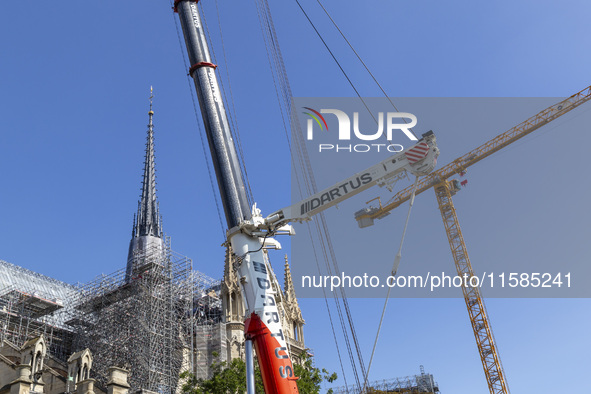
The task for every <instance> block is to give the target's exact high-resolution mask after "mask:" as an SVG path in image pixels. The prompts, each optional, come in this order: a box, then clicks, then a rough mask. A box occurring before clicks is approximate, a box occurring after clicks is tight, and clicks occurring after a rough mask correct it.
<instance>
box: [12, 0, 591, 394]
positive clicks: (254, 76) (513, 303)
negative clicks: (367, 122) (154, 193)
mask: <svg viewBox="0 0 591 394" xmlns="http://www.w3.org/2000/svg"><path fill="white" fill-rule="evenodd" d="M5 3H6V4H3V5H2V11H3V12H2V13H1V14H0V23H1V26H2V28H1V29H2V34H1V35H0V43H1V48H2V59H1V61H0V71H1V75H2V78H0V88H1V95H0V119H2V133H1V134H0V138H1V140H0V167H1V168H2V177H1V178H0V182H1V183H0V184H1V193H0V223H1V224H2V225H1V226H0V240H1V241H0V258H2V259H4V260H7V261H10V262H12V263H14V264H18V265H21V266H24V267H27V268H30V269H33V270H35V271H38V272H41V273H44V274H46V275H49V276H52V277H55V278H58V279H61V280H64V281H66V282H77V281H80V282H87V281H88V280H90V279H92V278H93V277H95V276H96V275H98V274H100V273H103V272H104V273H109V272H112V271H114V270H116V269H119V268H121V267H123V266H124V264H125V259H126V255H127V247H128V241H129V238H130V235H131V225H132V218H133V213H134V211H135V209H136V206H137V205H136V204H137V200H138V198H139V188H140V179H141V178H140V177H141V172H142V161H143V150H144V142H145V130H146V126H145V125H146V124H147V109H148V108H147V105H148V99H147V98H148V95H149V93H148V92H149V87H150V85H153V86H154V89H155V95H156V98H155V112H156V115H155V118H154V122H155V130H156V160H157V169H158V189H159V191H158V193H159V194H158V195H159V200H160V206H161V212H162V214H163V216H164V229H165V231H166V233H167V234H168V235H170V236H172V242H173V243H172V245H173V248H174V249H175V250H176V251H178V252H179V253H182V254H184V255H187V256H189V257H190V258H192V259H193V261H194V265H195V267H196V268H197V269H199V270H200V271H203V272H205V273H206V274H208V275H210V276H214V277H219V276H221V272H222V261H223V250H222V248H220V246H219V245H220V244H221V243H222V242H223V236H222V228H221V226H220V224H219V220H218V214H217V212H216V209H215V208H214V207H215V202H214V201H215V200H214V193H213V191H212V188H211V185H210V181H209V177H208V174H207V170H206V160H209V157H208V156H207V155H206V156H204V154H203V150H202V147H201V143H200V139H199V134H198V125H197V121H196V119H195V113H194V110H193V104H192V101H191V91H190V89H189V87H188V84H187V79H186V72H187V70H186V69H185V67H184V65H183V58H182V56H183V55H182V54H183V53H184V52H183V51H184V48H183V49H182V50H181V47H180V45H179V40H178V38H177V32H176V29H175V23H174V18H173V16H172V14H171V12H170V9H169V4H168V1H166V0H162V1H155V0H143V1H139V0H129V1H126V2H120V1H114V0H104V1H101V2H79V3H76V4H73V3H69V2H52V3H49V2H36V3H34V4H33V3H30V4H29V3H28V4H23V2H5ZM302 3H303V4H304V6H305V7H306V9H307V10H308V12H309V13H310V15H311V16H312V18H313V19H314V21H315V22H316V24H317V26H318V27H319V29H320V30H321V32H322V33H323V34H324V35H325V37H326V39H327V41H328V42H329V44H330V45H331V47H332V48H333V50H334V51H335V53H336V54H337V56H338V57H339V60H340V61H341V62H342V63H343V65H344V66H345V68H346V70H347V72H348V73H349V74H350V75H351V77H352V78H353V79H354V81H355V82H356V84H357V85H358V86H359V88H360V91H361V94H362V95H365V96H379V95H380V92H379V90H378V89H377V88H376V87H375V85H373V84H372V83H371V80H370V78H369V77H368V76H367V74H366V73H365V71H364V70H363V68H362V66H361V65H360V64H359V63H358V62H357V61H356V60H355V58H354V57H353V55H352V54H351V53H350V52H349V51H348V50H347V48H346V46H345V44H344V43H343V42H342V41H340V40H339V37H338V35H337V33H336V32H335V31H334V29H332V28H331V26H330V24H329V23H330V22H329V21H327V20H326V18H325V17H324V16H323V15H322V13H321V10H320V9H319V8H318V7H317V5H316V2H314V1H311V0H305V1H302ZM215 4H216V3H215V1H214V0H207V1H204V4H203V7H204V8H205V16H206V18H207V21H208V24H209V27H210V29H211V30H212V34H213V36H214V44H215V49H216V55H217V56H218V64H220V69H219V70H220V73H221V75H222V77H225V69H224V67H223V66H222V64H223V62H222V61H221V59H222V58H223V54H222V51H221V45H220V44H221V42H220V40H219V38H218V34H217V14H216V6H215ZM218 6H219V9H220V19H221V22H222V27H223V33H224V46H225V49H226V56H227V59H228V64H227V69H228V70H229V72H230V75H231V79H230V83H231V85H232V90H233V96H234V101H235V106H236V115H237V119H238V122H239V125H240V133H241V136H242V142H243V148H244V151H245V154H246V165H247V167H248V170H249V177H250V183H251V184H252V187H253V191H254V194H255V198H256V200H257V201H258V202H259V206H260V207H262V209H263V212H271V211H273V210H275V209H278V208H280V207H282V206H286V205H289V202H290V180H289V174H290V160H289V152H288V146H287V143H286V140H285V136H284V132H283V129H282V124H281V118H280V114H279V111H278V108H277V103H276V98H275V92H274V88H273V81H272V80H271V78H270V76H269V68H268V65H267V60H266V54H265V48H264V45H263V43H262V37H261V33H260V29H259V25H258V20H257V15H256V10H255V7H254V2H232V3H227V2H219V4H218ZM326 6H327V8H328V9H329V10H330V11H331V12H332V13H333V16H334V17H335V19H336V20H337V21H338V23H339V24H340V26H341V28H342V29H343V30H344V32H345V33H346V34H347V36H348V37H349V38H350V40H351V41H352V43H353V45H354V46H355V47H356V48H357V49H358V51H359V52H360V54H361V56H362V57H363V58H364V60H365V61H366V62H367V63H368V65H369V66H370V67H371V69H372V70H373V72H374V73H375V74H376V76H377V78H378V79H379V80H380V82H381V83H382V85H383V86H384V88H385V90H386V91H387V92H388V93H389V94H390V95H391V96H394V97H396V96H399V97H404V96H415V97H431V96H436V97H447V96H476V97H487V96H498V97H505V96H518V97H537V96H542V97H554V96H556V97H562V96H568V95H570V94H572V93H574V92H576V91H578V90H580V89H582V88H584V87H585V86H587V85H588V84H589V83H590V81H591V79H590V78H589V76H588V70H589V63H590V62H591V56H590V55H589V54H588V51H586V49H587V47H588V43H587V39H586V37H589V36H590V33H591V31H590V30H591V27H590V26H589V23H588V15H589V11H590V9H591V6H590V5H589V4H588V2H585V1H563V2H554V1H517V2H515V1H498V2H488V3H477V2H459V1H448V2H439V1H422V2H400V1H391V0H389V1H388V0H379V1H377V0H370V1H367V2H363V3H360V2H353V1H349V0H341V1H332V0H331V1H328V0H326ZM271 7H272V11H273V13H274V18H275V24H276V27H277V30H278V35H279V39H280V40H281V45H282V51H283V54H284V57H285V61H286V66H287V71H288V74H289V77H290V80H291V85H292V89H293V91H294V95H295V96H300V97H314V96H319V97H325V96H352V95H353V94H354V92H353V91H352V90H351V88H350V87H349V86H348V84H347V82H346V81H345V80H344V78H343V77H342V75H340V73H339V71H338V69H337V67H336V66H335V64H334V63H333V62H332V60H331V59H330V57H329V55H328V54H327V53H326V51H325V50H324V48H323V47H322V45H321V43H320V42H319V41H318V39H317V38H316V36H315V34H314V32H313V31H312V30H311V28H310V26H309V25H308V24H307V22H306V21H305V19H304V18H303V16H302V15H301V13H300V12H299V10H298V8H297V5H296V4H295V2H293V1H283V2H271ZM183 45H184V44H183ZM586 110H587V109H586V108H581V109H580V116H583V115H584V113H585V111H586ZM529 115H530V114H526V116H529ZM576 116H579V115H577V114H573V118H576ZM569 119H570V118H569ZM569 119H565V120H561V121H559V122H562V123H561V125H563V128H564V129H565V132H563V133H555V131H558V130H557V129H556V128H553V127H552V126H551V127H550V128H549V129H548V130H540V133H538V134H536V135H535V136H531V138H530V137H528V138H529V139H528V140H525V141H524V142H520V143H519V144H518V145H517V146H516V147H512V148H509V149H508V150H507V152H503V153H501V154H500V155H499V156H498V157H496V156H495V157H491V158H489V159H487V160H486V161H484V162H482V163H480V164H479V165H478V167H476V166H475V168H474V169H473V170H472V171H471V172H470V187H469V188H468V189H466V191H464V192H463V193H462V195H460V196H459V197H458V198H457V199H456V200H455V202H456V205H457V208H458V214H459V216H460V221H461V222H462V225H463V229H464V232H465V236H466V241H467V243H468V249H469V251H470V254H471V257H472V260H473V263H474V264H475V265H476V261H477V260H478V259H481V260H482V259H486V258H490V259H495V258H496V259H501V258H502V259H506V258H519V259H531V260H532V263H535V261H536V259H540V258H545V257H547V258H554V259H556V260H557V264H560V259H568V260H569V261H570V260H576V261H580V263H581V264H583V263H585V262H588V261H589V257H588V256H589V247H588V244H589V243H588V240H589V238H590V237H589V236H590V235H591V232H590V231H589V229H588V226H587V225H586V224H587V223H588V221H589V219H591V218H590V217H589V216H590V215H589V210H588V204H587V203H586V202H587V196H588V195H589V191H590V190H589V189H590V186H589V181H588V175H587V173H586V166H587V161H586V157H587V153H586V150H585V146H588V144H587V143H588V142H591V141H589V137H588V135H587V133H586V131H587V130H584V129H580V128H576V129H574V128H573V129H570V128H569V125H570V124H571V123H569V122H570V120H569ZM434 128H435V127H434ZM481 128H482V127H479V125H474V131H473V133H471V134H470V135H466V136H455V135H454V136H453V138H454V139H453V140H445V137H444V136H438V137H439V139H440V141H442V142H441V143H442V144H445V145H446V146H448V147H449V148H448V152H449V153H445V151H443V149H442V156H441V162H442V163H446V162H448V161H449V160H451V159H453V158H454V157H455V156H454V155H453V154H452V152H455V153H458V154H461V153H463V152H464V151H465V150H467V149H470V148H472V147H474V146H476V145H478V144H480V143H481V142H484V141H486V139H488V138H490V137H491V136H493V135H494V134H495V133H494V131H492V130H487V131H486V132H484V131H481ZM501 131H503V130H499V132H501ZM491 133H492V135H491ZM566 133H568V134H566ZM444 141H445V142H444ZM261 152H265V153H266V154H261ZM511 163H515V164H514V165H511ZM499 167H502V168H503V169H502V172H501V170H499ZM270 179H272V182H269V180H270ZM428 194H429V193H425V196H422V197H421V198H420V199H418V200H417V206H416V210H415V212H416V213H417V215H419V216H418V219H419V223H421V224H423V223H424V226H423V227H421V228H424V229H425V231H424V232H419V231H417V232H416V233H415V234H419V235H415V236H416V237H422V238H423V239H424V242H425V243H429V244H431V243H432V242H436V243H437V244H438V245H442V244H444V243H445V234H444V231H443V226H442V225H441V222H440V220H441V219H440V217H439V213H438V211H437V208H436V206H435V199H434V197H433V196H432V195H428ZM419 203H420V204H419ZM396 215H397V216H398V218H401V217H402V211H401V212H398V213H397V214H396ZM398 223H399V221H398ZM417 225H418V223H417ZM558 235H559V236H558ZM568 240H571V241H572V244H577V245H579V248H578V249H576V250H573V249H572V248H568V247H567V246H566V245H567V243H566V242H567V241H568ZM283 241H284V242H285V240H283ZM415 242H419V240H416V239H415ZM286 251H288V252H289V248H286ZM393 253H394V252H393ZM433 253H434V254H435V253H437V256H438V257H440V258H441V259H445V264H448V266H450V267H451V264H452V260H451V256H450V254H449V250H446V249H445V248H444V247H441V248H434V250H433ZM274 261H275V262H276V265H277V266H276V270H277V271H281V264H280V263H281V262H282V258H281V255H280V254H278V255H277V257H276V258H275V260H274ZM277 262H279V263H277ZM475 269H477V268H476V267H475ZM381 303H382V300H379V299H378V300H372V299H370V300H367V299H359V300H351V306H352V309H353V314H354V316H355V317H356V319H357V322H358V325H357V332H358V333H359V334H360V337H361V338H362V339H361V343H362V346H363V348H364V349H366V351H365V352H366V353H365V357H366V359H368V358H369V352H370V349H371V343H372V341H373V335H374V333H375V329H376V324H377V320H378V318H379V316H378V311H379V310H380V308H381ZM300 305H301V307H302V310H303V313H304V317H305V319H306V321H307V326H306V332H305V336H306V343H307V345H308V346H310V347H312V348H313V349H314V351H315V354H316V357H317V365H319V366H325V367H327V368H329V369H331V370H334V371H337V372H340V367H339V366H338V361H337V359H336V357H335V350H334V344H333V342H332V340H331V339H330V336H331V335H330V333H329V329H328V323H327V320H326V317H325V314H326V312H325V311H324V309H323V308H324V306H323V305H324V301H323V300H316V299H302V300H300ZM590 306H591V305H590V302H589V300H588V299H580V300H576V299H575V300H570V299H568V300H560V299H558V300H552V299H519V300H513V299H509V300H508V299H489V300H487V309H488V312H489V314H490V317H491V321H492V324H493V329H494V333H495V337H496V340H497V343H498V346H499V348H500V352H501V358H502V360H503V364H504V368H505V371H506V374H507V378H508V381H509V385H510V387H511V388H512V391H513V392H547V391H549V389H548V388H549V387H560V388H561V390H563V391H569V390H571V391H573V390H575V389H577V390H580V387H585V386H584V385H586V384H587V383H586V379H585V377H586V374H585V372H586V371H587V370H588V368H589V366H590V365H589V361H588V357H587V355H588V353H589V350H591V343H590V340H589V338H588V335H587V333H588V332H589V331H590V329H591V319H590V318H589V314H588V313H585V312H586V311H587V310H588V308H589V307H590ZM385 324H386V327H388V330H385V331H383V333H382V337H381V342H380V344H381V346H380V351H379V352H378V354H377V359H376V362H375V364H374V367H373V368H372V375H371V378H372V379H383V378H384V379H385V378H390V377H396V376H404V375H408V374H413V373H418V370H419V365H420V364H423V365H425V368H426V370H427V371H428V372H430V373H433V374H434V375H435V379H436V380H437V381H438V382H439V384H440V386H441V389H442V390H443V392H455V393H459V394H462V393H474V392H483V393H484V392H487V388H486V383H485V379H484V375H483V372H482V367H481V365H480V361H479V358H478V353H477V350H476V346H475V343H474V339H473V336H472V333H471V328H470V325H469V322H468V317H467V315H466V311H465V306H464V305H463V301H462V300H461V299H460V298H457V299H437V300H431V299H424V300H422V299H394V300H392V302H391V303H390V306H389V312H388V316H387V319H386V323H385ZM344 362H345V360H344ZM341 382H342V381H341Z"/></svg>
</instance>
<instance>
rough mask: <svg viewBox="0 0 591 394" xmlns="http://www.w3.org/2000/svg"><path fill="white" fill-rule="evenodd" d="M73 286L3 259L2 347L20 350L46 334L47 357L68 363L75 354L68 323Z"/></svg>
mask: <svg viewBox="0 0 591 394" xmlns="http://www.w3.org/2000/svg"><path fill="white" fill-rule="evenodd" d="M76 293H77V289H76V287H75V286H73V285H69V284H67V283H64V282H60V281H58V280H55V279H53V278H50V277H47V276H44V275H41V274H39V273H37V272H33V271H30V270H28V269H26V268H23V267H19V266H16V265H14V264H10V263H8V262H6V261H3V260H0V344H3V343H4V341H8V342H10V343H12V344H13V345H16V346H18V347H20V346H22V345H23V344H24V343H25V342H26V341H27V340H28V339H31V338H34V337H37V336H40V335H44V336H45V338H46V341H47V345H48V350H49V352H48V356H53V357H54V358H57V359H58V360H62V361H65V360H66V359H67V357H68V356H69V355H70V353H71V351H72V340H73V337H72V332H71V330H70V327H69V326H67V325H66V324H65V321H66V319H67V316H68V315H69V310H70V309H71V307H72V304H71V300H72V299H73V298H74V296H75V294H76Z"/></svg>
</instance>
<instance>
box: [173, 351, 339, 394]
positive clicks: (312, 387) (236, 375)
mask: <svg viewBox="0 0 591 394" xmlns="http://www.w3.org/2000/svg"><path fill="white" fill-rule="evenodd" d="M213 356H214V357H215V358H217V357H218V355H217V354H216V353H214V354H213ZM301 360H302V365H298V364H295V365H294V372H295V375H296V376H298V377H299V379H298V380H297V385H298V390H299V391H300V393H301V394H318V393H320V384H321V383H322V382H323V381H327V382H329V383H332V382H334V381H335V380H336V379H337V374H336V373H332V374H331V373H329V372H328V371H327V370H326V369H324V368H323V369H322V370H320V369H318V368H316V367H314V366H313V365H312V359H311V357H309V356H308V355H305V354H304V355H302V358H301ZM211 370H212V376H211V378H209V379H197V378H196V377H195V375H193V374H192V373H190V372H188V371H186V372H183V373H182V374H181V378H183V379H185V383H184V384H183V387H182V390H183V394H219V393H226V394H243V393H244V392H246V363H245V362H244V361H242V360H241V359H238V358H235V359H233V360H232V361H231V362H230V363H228V362H226V361H221V362H220V361H214V362H213V364H212V365H211ZM255 389H256V392H257V393H258V394H263V393H264V392H265V390H264V388H263V379H262V378H261V371H260V370H259V367H258V364H256V363H255ZM328 393H332V390H329V391H328Z"/></svg>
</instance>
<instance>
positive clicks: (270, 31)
mask: <svg viewBox="0 0 591 394" xmlns="http://www.w3.org/2000/svg"><path fill="white" fill-rule="evenodd" d="M265 3H266V7H265V10H261V9H260V8H261V7H262V5H261V6H260V7H259V4H257V10H258V12H259V17H261V16H262V15H265V17H266V18H265V21H264V23H265V24H266V25H267V28H264V27H263V26H261V27H262V29H263V36H264V38H265V39H269V40H270V41H272V43H267V42H265V44H266V46H267V51H269V47H272V48H273V50H272V51H269V52H271V53H272V55H273V63H274V66H275V68H276V69H277V73H278V74H279V75H278V76H277V78H278V79H279V85H280V86H281V90H282V93H283V94H282V96H283V98H284V105H285V106H286V107H288V108H289V107H291V106H290V105H289V102H290V97H291V89H290V87H289V81H288V79H287V75H286V74H287V73H286V70H285V65H284V64H283V62H282V61H281V60H282V56H281V54H280V53H277V52H279V51H280V49H279V45H278V43H277V41H276V39H273V36H276V33H275V31H274V27H273V24H272V19H271V16H270V10H269V8H268V3H267V2H265ZM265 11H266V12H265ZM261 14H262V15H261ZM262 23H263V22H261V25H262ZM269 36H271V38H269ZM268 59H269V60H270V58H269V56H268ZM271 68H272V70H273V65H271ZM276 88H277V84H276ZM277 95H278V96H280V95H279V93H278V92H277ZM278 100H279V101H280V99H279V97H278ZM279 105H280V108H281V107H282V106H281V102H279ZM291 112H292V116H291V117H290V120H291V121H292V124H295V125H296V127H297V126H299V123H298V122H297V118H295V116H294V111H293V110H292V111H291ZM294 119H295V121H294ZM286 134H287V130H286ZM300 134H301V133H300ZM288 141H289V140H288ZM296 146H297V150H298V153H299V156H300V158H303V157H304V156H305V155H303V154H302V153H301V152H300V149H299V148H300V147H301V145H300V144H296ZM304 148H305V147H304ZM293 162H294V159H293V154H292V163H293ZM306 164H307V167H308V171H305V170H304V169H303V174H306V172H308V173H309V171H310V170H311V168H310V166H309V160H301V165H303V166H306ZM296 180H297V183H298V188H299V190H300V194H301V195H303V194H302V192H301V184H300V182H299V179H298V177H297V176H296ZM310 183H311V182H310V180H309V179H308V180H307V182H306V186H307V189H308V191H310V189H311V188H312V187H311V186H312V185H310ZM317 231H318V232H320V230H319V229H318V230H317ZM312 245H313V250H314V253H315V255H316V249H315V246H314V243H313V242H312ZM324 255H325V257H326V250H324ZM325 261H328V258H326V259H325ZM318 268H319V266H318ZM328 269H329V270H330V266H328ZM335 302H336V304H337V310H338V312H339V315H340V321H341V329H342V330H343V334H344V337H345V338H346V342H347V345H348V351H349V358H350V360H351V361H352V366H353V368H354V369H355V374H356V375H357V373H356V367H355V362H354V359H353V356H352V353H351V348H350V344H349V343H348V334H347V330H346V328H345V326H344V321H343V317H342V312H341V310H340V305H339V304H338V301H336V300H335ZM325 303H326V304H327V309H328V312H329V314H330V309H329V308H328V302H327V300H326V299H325ZM330 319H331V323H332V315H331V317H330ZM331 329H332V331H333V338H334V339H335V343H336V345H337V354H338V356H339V363H340V365H341V369H342V370H343V376H345V373H344V369H343V368H342V360H341V359H340V351H339V350H338V342H337V340H336V333H335V332H334V325H333V324H331ZM357 384H358V387H360V382H359V379H358V377H357Z"/></svg>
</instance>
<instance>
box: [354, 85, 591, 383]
mask: <svg viewBox="0 0 591 394" xmlns="http://www.w3.org/2000/svg"><path fill="white" fill-rule="evenodd" d="M590 99H591V86H588V87H586V88H585V89H583V90H581V91H579V92H577V93H575V94H573V95H572V96H570V97H568V98H567V99H565V100H562V101H561V102H559V103H557V104H554V105H552V106H550V107H548V108H546V109H545V110H543V111H541V112H539V113H538V114H536V115H534V116H532V117H531V118H529V119H527V120H525V121H524V122H521V123H520V124H518V125H517V126H515V127H513V128H511V129H509V130H507V131H506V132H504V133H502V134H500V135H498V136H497V137H495V138H493V139H492V140H490V141H488V142H486V143H485V144H483V145H481V146H479V147H478V148H476V149H474V150H472V151H470V152H468V153H466V154H465V155H463V156H461V157H459V158H457V159H455V160H454V161H452V162H451V163H449V164H447V165H446V166H444V167H442V168H440V169H439V170H437V171H434V172H432V173H430V174H429V175H426V176H424V177H423V178H422V179H420V180H419V184H418V186H417V190H416V194H419V193H422V192H423V191H425V190H427V189H429V188H431V187H433V189H434V190H435V196H436V197H437V203H438V205H439V210H440V212H441V218H442V219H443V224H444V227H445V232H446V234H447V240H448V242H449V246H450V249H451V252H452V256H453V259H454V262H455V266H456V271H457V274H458V276H460V277H467V278H471V277H472V276H474V272H473V270H472V264H471V263H470V258H469V256H468V250H467V248H466V243H465V242H464V236H463V235H462V230H461V228H460V223H459V221H458V217H457V214H456V209H455V207H454V204H453V200H452V196H453V195H454V194H456V192H457V191H458V190H459V189H460V185H459V182H458V181H457V180H448V178H451V177H452V176H454V175H456V174H460V173H462V172H464V171H465V170H466V169H467V168H468V167H469V166H471V165H473V164H475V163H477V162H479V161H481V160H483V159H484V158H486V157H488V156H490V155H492V154H493V153H495V152H497V151H499V150H501V149H503V148H504V147H506V146H508V145H510V144H512V143H513V142H515V141H517V140H518V139H520V138H522V137H524V136H526V135H528V134H530V133H532V132H533V131H535V130H537V129H539V128H540V127H542V126H544V125H546V124H548V123H549V122H551V121H553V120H555V119H557V118H559V117H560V116H562V115H564V114H566V113H567V112H569V111H571V110H573V109H575V108H577V107H578V106H580V105H581V104H583V103H585V102H587V101H589V100H590ZM413 187H414V185H413V186H410V187H407V188H406V189H403V190H401V191H400V192H398V193H397V194H396V195H395V196H394V197H393V198H392V199H391V200H390V201H389V202H388V203H387V204H386V205H384V206H382V205H381V204H380V206H379V208H376V207H370V208H365V209H362V210H360V211H358V212H357V213H356V214H355V218H356V219H357V221H358V224H359V226H360V227H368V226H371V225H372V224H373V222H374V219H381V218H383V217H385V216H387V215H388V214H389V213H390V211H391V210H393V209H395V208H396V207H398V206H399V205H401V204H402V203H404V202H405V201H407V200H408V199H409V198H410V197H411V195H412V189H413ZM462 292H463V295H464V301H465V303H466V308H467V309H468V314H469V316H470V323H471V325H472V330H473V332H474V338H475V339H476V344H477V346H478V351H479V354H480V360H481V362H482V366H483V369H484V374H485V376H486V380H487V383H488V387H489V391H490V393H491V394H509V387H508V385H507V382H506V378H505V372H504V370H503V366H502V364H501V360H500V357H499V354H498V351H497V346H496V344H495V340H494V335H493V332H492V328H491V325H490V322H489V318H488V314H487V312H486V307H485V305H484V300H483V299H482V297H481V294H480V290H479V289H478V287H472V286H462Z"/></svg>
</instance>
